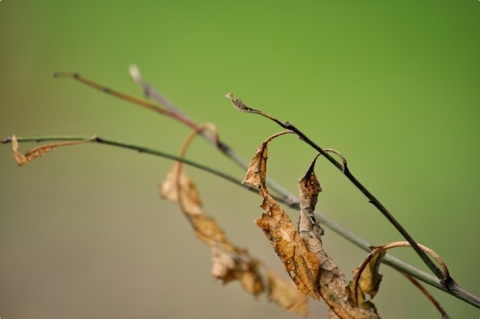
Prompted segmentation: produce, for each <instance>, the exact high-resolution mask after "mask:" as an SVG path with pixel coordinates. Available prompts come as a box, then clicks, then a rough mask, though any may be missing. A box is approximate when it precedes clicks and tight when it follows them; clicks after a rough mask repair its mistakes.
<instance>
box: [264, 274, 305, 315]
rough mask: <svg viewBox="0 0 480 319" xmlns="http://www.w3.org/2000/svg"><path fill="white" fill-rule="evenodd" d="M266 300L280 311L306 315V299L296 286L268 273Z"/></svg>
mask: <svg viewBox="0 0 480 319" xmlns="http://www.w3.org/2000/svg"><path fill="white" fill-rule="evenodd" d="M267 297H268V299H269V300H270V301H273V302H275V303H276V304H278V305H279V306H280V307H281V308H282V309H284V310H287V311H289V312H293V313H297V314H299V315H301V316H305V317H306V316H307V315H308V297H307V295H305V294H303V293H301V292H300V291H299V290H298V289H297V286H296V285H294V284H292V283H291V282H286V281H285V280H283V279H281V278H280V277H278V276H277V275H276V274H275V273H273V272H269V273H268V296H267Z"/></svg>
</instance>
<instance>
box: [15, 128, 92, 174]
mask: <svg viewBox="0 0 480 319" xmlns="http://www.w3.org/2000/svg"><path fill="white" fill-rule="evenodd" d="M94 138H95V136H94V137H91V138H88V139H85V140H80V141H70V142H61V143H51V144H46V145H42V146H38V147H35V148H32V149H31V150H28V151H27V152H26V153H25V154H21V153H19V152H18V141H17V137H16V136H15V135H13V136H12V150H13V157H14V158H15V161H16V162H17V164H18V166H23V165H25V164H27V163H30V162H31V161H33V160H34V159H35V158H37V157H41V156H43V155H45V154H46V153H48V152H50V151H53V150H55V149H56V148H58V147H62V146H70V145H78V144H83V143H87V142H90V141H92V140H93V139H94Z"/></svg>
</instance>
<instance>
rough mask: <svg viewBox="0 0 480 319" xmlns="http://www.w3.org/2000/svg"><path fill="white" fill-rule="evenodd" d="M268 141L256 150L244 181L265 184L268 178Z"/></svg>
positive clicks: (254, 184) (255, 185)
mask: <svg viewBox="0 0 480 319" xmlns="http://www.w3.org/2000/svg"><path fill="white" fill-rule="evenodd" d="M268 142H269V140H267V141H265V142H263V143H262V145H260V146H259V147H258V148H257V149H256V150H255V155H253V157H252V159H251V160H250V164H249V165H248V170H247V174H246V175H245V178H244V180H243V182H242V183H245V184H249V185H252V186H254V187H258V186H260V185H264V184H265V179H266V178H267V159H268Z"/></svg>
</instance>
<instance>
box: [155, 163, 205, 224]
mask: <svg viewBox="0 0 480 319" xmlns="http://www.w3.org/2000/svg"><path fill="white" fill-rule="evenodd" d="M181 169H182V164H181V163H179V162H177V163H175V164H174V165H173V166H172V168H171V169H170V171H169V172H168V173H167V175H166V177H165V179H164V180H163V182H162V183H161V184H160V188H159V193H160V196H162V197H163V198H165V199H168V200H169V201H171V202H174V203H179V200H180V198H181V199H182V203H181V204H182V206H183V207H184V208H185V213H187V214H189V215H194V214H200V213H201V212H202V202H201V200H200V196H199V194H198V191H197V187H196V186H195V184H194V183H193V181H192V180H191V179H190V178H189V177H188V176H187V175H185V174H184V173H183V172H180V170H181ZM179 191H181V192H182V193H181V194H179ZM179 195H180V196H179Z"/></svg>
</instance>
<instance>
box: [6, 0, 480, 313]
mask: <svg viewBox="0 0 480 319" xmlns="http://www.w3.org/2000/svg"><path fill="white" fill-rule="evenodd" d="M479 32H480V2H479V1H476V0H475V1H474V0H468V1H422V2H418V1H395V2H393V1H315V2H314V1H296V2H293V1H288V2H287V1H263V2H259V1H238V2H234V1H208V2H206V1H143V2H134V1H102V2H100V1H98V2H91V1H70V2H67V1H48V0H45V1H13V0H3V1H1V2H0V39H1V45H0V105H1V108H0V136H1V137H5V136H10V135H11V134H13V133H15V134H17V135H18V136H22V135H23V136H25V135H49V134H82V135H92V134H99V135H100V136H103V137H106V138H111V139H116V140H119V141H124V142H130V143H136V144H139V145H144V146H149V147H153V148H157V149H161V150H164V151H169V152H176V151H177V150H178V148H179V145H180V143H181V141H182V140H183V139H184V137H185V136H186V134H187V133H188V130H187V129H186V128H185V127H183V126H181V125H180V124H178V123H174V122H172V121H171V120H169V119H167V118H162V117H160V116H158V115H156V114H154V113H152V112H149V111H147V110H143V109H141V108H139V107H137V106H135V105H131V104H128V103H126V102H123V101H119V100H116V99H114V98H113V97H111V96H107V95H104V94H102V93H99V92H96V91H94V90H91V89H88V88H86V87H84V86H82V85H80V84H78V83H76V82H74V81H72V80H68V79H53V77H52V73H53V72H54V71H77V72H80V73H82V74H83V75H85V76H88V77H91V78H92V79H95V80H97V81H100V82H101V83H104V84H106V85H108V86H110V87H113V88H117V89H119V90H122V91H124V92H126V93H129V94H132V95H135V96H139V97H140V96H141V95H142V92H141V91H140V90H139V89H138V88H137V87H136V86H135V85H134V84H133V83H132V82H131V80H130V79H129V76H128V72H127V68H128V65H130V64H131V63H135V64H137V65H138V66H139V68H140V70H141V71H142V73H143V75H144V77H145V78H146V79H147V80H148V81H149V82H150V83H152V84H154V85H155V86H156V87H158V88H159V89H160V90H161V91H162V92H164V93H165V94H166V95H167V96H168V97H169V98H170V99H171V100H173V101H175V102H176V103H177V104H178V105H179V106H181V108H182V109H183V110H184V112H186V113H188V114H189V115H190V116H191V117H192V118H194V119H195V120H197V121H198V122H207V121H208V122H213V123H215V124H216V125H217V127H218V129H219V131H220V134H221V137H222V138H223V139H224V140H225V141H226V142H227V143H229V144H230V145H231V146H233V147H234V149H235V150H236V151H237V152H238V153H239V154H241V155H242V156H244V157H245V158H250V156H251V155H252V154H253V151H254V149H255V148H256V146H257V145H258V144H259V143H261V141H262V140H263V139H265V138H266V137H267V136H268V135H270V134H272V133H274V132H276V131H278V130H279V128H278V127H276V126H275V125H274V124H273V123H271V122H268V121H267V120H265V119H262V118H260V117H255V116H252V115H247V114H242V113H239V112H236V111H235V110H234V109H233V108H232V107H231V105H230V103H229V102H228V101H227V100H226V99H225V98H224V95H225V94H226V93H227V92H230V91H231V92H233V93H234V94H235V95H236V96H240V97H242V99H243V100H244V101H245V102H246V103H247V104H249V105H250V106H252V107H256V108H261V109H262V110H264V111H265V112H267V113H269V114H272V115H275V116H277V117H278V118H279V119H281V120H289V121H291V122H293V123H294V124H296V125H297V126H298V127H300V128H302V129H303V130H304V132H305V133H306V134H308V135H309V136H310V137H311V138H313V139H314V140H315V141H317V142H318V143H319V144H320V145H322V146H324V147H332V148H336V149H338V150H340V151H341V152H342V153H343V154H344V155H345V156H346V157H347V158H348V160H349V163H350V168H351V170H352V171H353V173H354V174H355V175H356V176H357V177H358V178H359V179H360V180H361V181H362V182H363V183H364V184H365V185H366V186H367V187H368V188H369V189H370V190H371V191H372V192H373V193H374V194H375V195H376V196H377V197H378V198H379V199H380V200H381V201H382V202H383V203H384V204H385V205H386V206H387V207H388V208H389V209H390V210H391V211H392V213H394V215H395V216H396V217H397V218H398V219H399V220H400V222H402V223H403V225H404V226H405V227H406V228H407V229H408V230H409V231H410V232H411V234H412V235H413V236H414V238H416V239H417V240H418V241H419V242H421V243H423V244H425V245H427V246H430V247H431V248H432V249H434V250H435V251H436V252H437V253H438V254H440V255H441V256H442V257H443V259H444V260H445V262H446V263H447V264H448V266H449V268H450V270H451V273H452V275H453V277H454V278H455V279H456V280H457V281H458V282H459V283H460V284H461V285H462V286H464V287H465V288H466V289H468V290H470V291H472V292H473V293H475V294H477V295H479V294H480V288H479V287H480V276H479V274H478V269H479V262H480V252H479V251H480V249H479V243H480V242H479V222H480V217H479V216H480V215H479V213H478V212H479V210H480V204H479V202H478V194H479V192H480V170H479V169H478V156H479V155H480V154H479V153H480V152H479V149H478V146H479V137H480V129H479V122H480V108H479V106H480V62H479V58H480V41H479ZM32 146H33V144H30V145H25V144H23V145H21V150H22V151H25V150H27V149H28V148H30V147H32ZM313 156H314V152H313V151H312V150H310V149H309V148H308V147H306V146H305V145H304V144H302V143H301V142H299V140H298V139H296V138H294V137H292V136H287V137H284V138H282V139H281V140H277V141H275V142H274V143H273V144H272V146H271V148H270V157H269V158H270V160H269V172H270V174H271V176H272V177H274V178H275V179H276V180H277V181H279V182H280V183H282V184H283V185H284V186H285V187H286V188H288V189H290V190H291V191H292V192H296V190H295V185H296V180H297V179H298V178H299V177H300V176H301V175H302V174H303V172H304V171H305V169H306V168H307V166H308V165H309V163H310V161H311V159H312V157H313ZM189 157H191V158H194V159H196V160H198V161H199V162H201V163H206V164H208V165H210V166H212V167H215V168H218V169H221V170H223V171H225V172H228V173H230V174H231V175H233V176H236V177H237V178H239V179H241V178H242V177H243V174H244V171H243V170H241V169H238V168H237V167H236V166H235V165H233V164H232V163H231V162H229V161H228V160H227V159H226V158H224V157H223V156H221V155H219V154H218V153H217V152H216V151H215V150H213V148H211V147H210V146H209V145H208V144H207V143H206V142H205V141H203V140H198V141H197V142H196V143H195V145H194V146H193V147H192V149H191V151H190V152H189ZM0 163H1V165H0V174H1V175H0V176H1V191H0V317H1V318H5V319H14V318H36V319H41V318H48V319H52V318H89V317H94V318H101V317H104V318H114V317H115V318H266V317H276V318H294V317H296V316H294V315H291V314H286V313H283V312H282V311H281V310H279V309H278V308H277V307H276V306H275V305H273V304H271V303H268V302H267V301H266V300H265V298H264V297H261V298H259V300H257V301H256V300H255V299H254V298H252V297H251V296H249V295H247V294H246V293H244V292H243V291H242V290H241V288H240V287H239V285H238V284H236V283H234V284H231V285H229V286H227V287H222V285H221V284H220V283H219V282H215V281H214V280H213V279H212V277H211V276H210V256H209V249H208V248H207V247H206V246H204V245H202V244H201V243H200V242H198V241H197V240H196V238H195V237H194V236H193V235H192V233H191V231H190V229H189V226H188V225H187V223H186V222H185V220H184V218H183V216H182V215H181V213H180V211H179V209H178V208H177V207H176V206H175V205H173V204H170V203H167V202H165V201H162V200H161V199H159V198H158V195H157V185H158V183H159V182H160V181H161V180H162V178H163V176H164V174H165V172H166V171H167V169H168V168H169V167H170V165H171V164H172V163H171V162H169V161H167V160H164V159H161V158H155V157H152V156H148V155H139V154H137V153H135V152H131V151H126V150H120V149H115V148H111V147H108V146H101V145H82V146H78V147H72V148H65V149H59V150H58V151H57V152H55V153H53V154H49V155H48V156H47V157H45V158H42V159H39V160H37V161H35V162H33V163H32V164H29V165H27V166H25V167H24V168H21V169H19V168H18V167H17V165H16V164H15V163H14V161H13V160H12V155H11V149H10V146H9V145H4V146H2V147H1V148H0ZM317 172H318V174H319V177H320V179H321V182H322V186H323V189H324V193H323V194H322V195H321V198H320V202H319V205H318V208H319V209H320V210H322V211H324V212H325V213H326V214H327V215H329V216H331V217H332V218H333V219H335V220H337V221H338V222H340V223H342V224H343V225H344V226H345V227H347V228H348V229H350V230H352V231H354V232H356V233H357V234H358V235H360V236H362V237H364V238H365V239H367V240H368V241H370V242H372V243H373V244H376V245H379V244H382V243H386V242H390V241H395V240H401V239H402V238H401V237H400V236H399V235H398V234H397V233H396V232H395V231H394V230H393V228H392V227H391V226H390V225H389V224H388V223H387V222H386V221H385V220H384V219H383V218H382V217H381V216H380V214H379V213H378V212H377V211H376V210H375V209H374V208H373V207H372V206H371V205H370V204H368V203H367V201H366V199H365V198H364V197H363V196H362V195H361V194H360V193H359V192H358V191H357V190H356V189H355V188H354V187H353V186H352V185H351V184H349V183H348V182H347V181H346V180H345V178H344V177H343V176H342V175H341V174H339V172H338V171H337V170H335V169H334V168H333V167H332V166H331V165H328V164H327V163H326V162H325V161H319V164H318V168H317ZM189 173H190V175H192V176H193V178H195V180H196V181H197V183H198V185H199V187H200V191H201V195H202V196H203V199H204V203H205V208H206V210H207V211H208V212H210V213H211V214H212V215H213V216H215V218H216V219H217V220H218V221H219V223H220V224H221V225H222V226H223V228H224V229H225V231H226V232H227V234H229V235H230V237H231V238H232V240H233V241H234V242H235V243H237V244H238V245H240V246H243V247H248V248H249V249H250V251H251V252H252V253H253V254H255V255H256V256H258V257H260V258H262V259H263V260H265V261H266V262H267V263H268V264H269V265H271V266H272V267H273V268H274V269H276V270H278V271H282V267H281V265H280V262H279V261H278V259H277V257H276V255H275V253H274V252H273V251H272V249H271V248H270V246H269V244H268V243H267V241H266V240H265V239H264V237H263V234H262V233H261V231H260V230H259V229H258V228H257V227H256V226H255V225H254V224H253V222H252V221H253V220H254V219H255V218H257V217H258V216H259V215H260V214H261V210H260V209H259V208H258V205H259V203H260V198H259V197H258V196H256V195H254V194H251V193H247V192H245V191H243V190H242V189H240V188H238V187H237V186H235V185H232V184H227V183H226V182H224V181H222V180H219V179H217V178H215V177H212V176H210V175H208V174H205V173H203V172H199V171H197V170H194V169H189ZM292 215H295V213H294V212H292ZM324 242H325V245H326V247H327V250H328V251H329V252H330V254H331V255H332V256H333V257H334V258H335V260H336V261H337V262H338V264H339V266H340V267H341V268H342V270H343V271H344V272H345V273H346V274H347V276H348V277H350V270H351V269H353V268H354V267H356V266H357V265H358V264H359V263H360V262H361V260H362V258H363V257H364V256H365V254H364V253H363V252H362V251H360V250H359V249H358V248H356V247H353V246H352V245H350V244H349V243H348V242H347V241H345V240H344V239H342V238H341V237H339V236H338V235H336V234H334V233H333V232H332V231H329V230H328V229H327V231H326V235H325V237H324ZM393 254H394V255H396V256H398V257H400V258H402V259H404V260H406V261H408V262H410V263H412V264H414V265H416V266H418V267H420V268H422V269H424V268H425V267H423V265H422V263H421V262H420V261H419V258H418V257H417V256H416V255H415V254H413V253H411V252H410V251H409V250H406V249H404V250H398V251H394V252H393ZM382 272H383V273H384V282H383V283H382V287H381V291H380V293H379V295H377V297H375V299H374V301H375V303H376V305H377V307H378V309H379V312H380V314H381V315H382V316H383V317H384V318H438V317H439V315H438V314H437V312H436V311H435V310H434V308H433V306H432V305H431V304H430V303H429V302H428V301H427V300H426V299H425V298H424V297H423V296H422V295H421V294H420V292H419V291H417V289H416V288H414V287H413V286H412V285H411V284H410V283H408V282H407V281H406V280H405V279H404V278H403V277H402V276H401V275H399V274H398V273H396V272H395V271H393V270H391V269H389V268H388V267H383V268H382ZM429 290H430V291H431V292H433V294H434V295H435V296H436V297H437V298H438V299H439V301H440V302H441V303H442V305H443V306H444V307H445V308H446V310H447V311H448V313H449V314H450V315H451V316H452V317H453V318H478V317H479V316H480V310H479V309H476V308H474V307H472V306H470V305H468V304H466V303H464V302H462V301H459V300H457V299H455V298H453V297H451V296H449V295H447V294H445V293H443V292H440V291H438V290H436V289H430V288H429ZM310 306H311V308H310V309H311V317H312V318H325V317H326V309H325V306H323V305H322V304H321V303H317V302H310Z"/></svg>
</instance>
